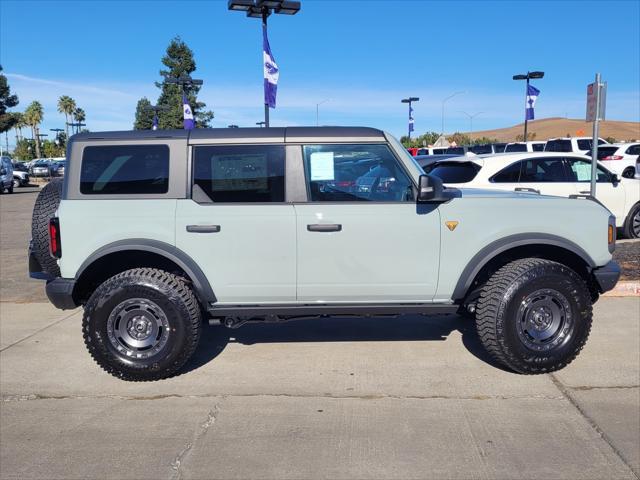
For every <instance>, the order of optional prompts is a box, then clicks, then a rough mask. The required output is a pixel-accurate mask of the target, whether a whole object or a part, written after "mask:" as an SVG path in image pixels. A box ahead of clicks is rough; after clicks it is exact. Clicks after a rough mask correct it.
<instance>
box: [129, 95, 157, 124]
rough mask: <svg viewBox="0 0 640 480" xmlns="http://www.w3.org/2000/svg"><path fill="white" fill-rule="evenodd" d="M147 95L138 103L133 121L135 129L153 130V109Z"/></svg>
mask: <svg viewBox="0 0 640 480" xmlns="http://www.w3.org/2000/svg"><path fill="white" fill-rule="evenodd" d="M151 107H152V105H151V102H150V101H149V99H148V98H147V97H142V98H141V99H140V100H138V104H137V105H136V119H135V122H134V123H133V129H134V130H151V128H152V127H153V110H152V109H151Z"/></svg>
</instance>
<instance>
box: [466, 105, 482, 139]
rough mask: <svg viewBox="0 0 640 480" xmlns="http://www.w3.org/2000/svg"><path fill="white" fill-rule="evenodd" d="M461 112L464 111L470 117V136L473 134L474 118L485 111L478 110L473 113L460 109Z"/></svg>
mask: <svg viewBox="0 0 640 480" xmlns="http://www.w3.org/2000/svg"><path fill="white" fill-rule="evenodd" d="M460 113H464V114H465V115H466V116H467V117H469V136H471V135H473V119H474V118H475V117H477V116H478V115H480V114H481V113H484V112H478V113H474V114H473V115H471V114H469V113H467V112H465V111H464V110H460Z"/></svg>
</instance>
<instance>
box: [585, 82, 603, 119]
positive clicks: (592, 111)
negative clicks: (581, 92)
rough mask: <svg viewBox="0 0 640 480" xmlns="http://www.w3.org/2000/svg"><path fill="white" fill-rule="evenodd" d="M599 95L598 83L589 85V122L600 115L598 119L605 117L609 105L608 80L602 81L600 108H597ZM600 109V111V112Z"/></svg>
mask: <svg viewBox="0 0 640 480" xmlns="http://www.w3.org/2000/svg"><path fill="white" fill-rule="evenodd" d="M597 97H598V89H597V83H596V82H594V83H590V84H589V85H587V122H593V121H595V119H596V115H598V120H604V119H605V107H606V105H607V82H604V83H600V95H599V97H600V108H599V109H598V108H596V102H597V100H596V99H597ZM598 110H599V112H598Z"/></svg>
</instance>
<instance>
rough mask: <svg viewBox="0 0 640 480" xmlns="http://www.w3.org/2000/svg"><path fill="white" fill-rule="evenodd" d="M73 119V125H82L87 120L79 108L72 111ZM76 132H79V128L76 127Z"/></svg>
mask: <svg viewBox="0 0 640 480" xmlns="http://www.w3.org/2000/svg"><path fill="white" fill-rule="evenodd" d="M73 117H74V118H75V123H83V122H84V121H85V120H86V119H87V115H86V114H85V113H84V110H83V109H81V108H80V107H78V108H76V109H75V110H74V111H73ZM76 129H77V130H76V132H80V130H81V128H80V127H79V126H78V127H76Z"/></svg>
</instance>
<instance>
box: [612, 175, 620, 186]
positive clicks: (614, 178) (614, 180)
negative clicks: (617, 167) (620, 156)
mask: <svg viewBox="0 0 640 480" xmlns="http://www.w3.org/2000/svg"><path fill="white" fill-rule="evenodd" d="M611 183H613V186H614V187H615V186H616V185H618V184H619V183H620V177H619V176H618V174H617V173H614V174H612V175H611Z"/></svg>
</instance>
